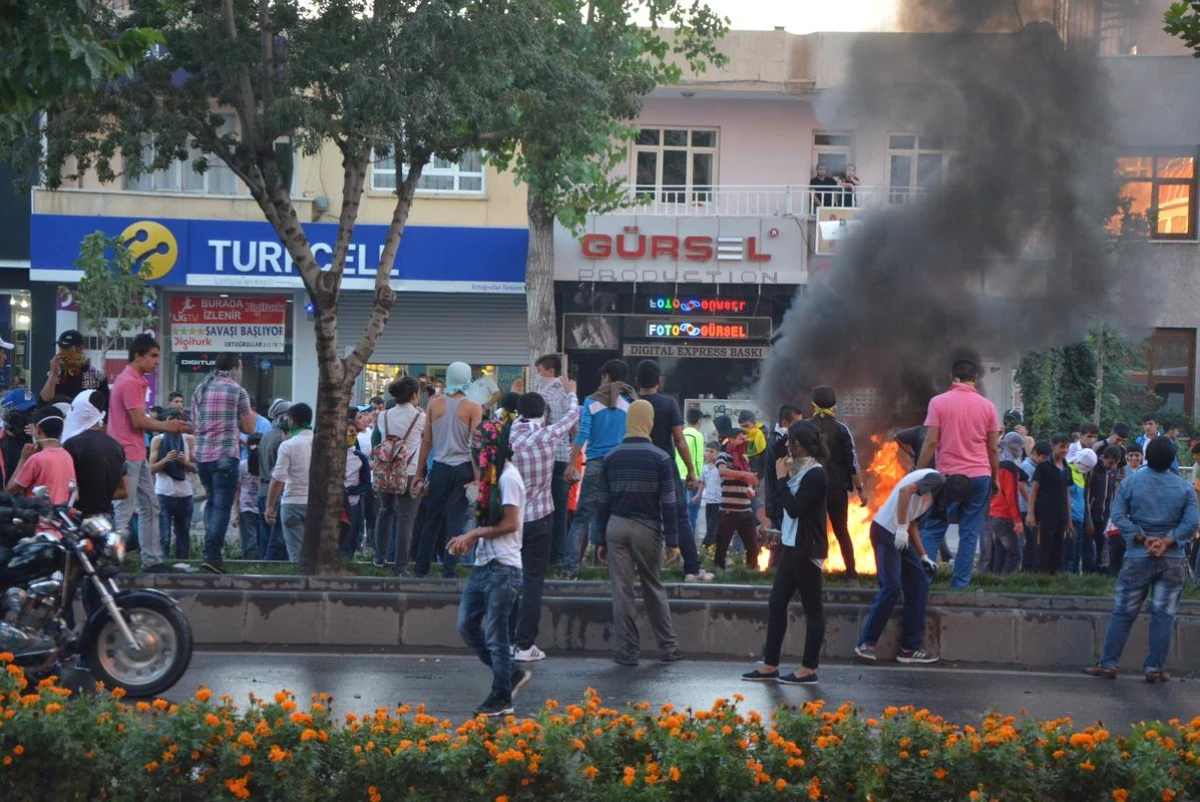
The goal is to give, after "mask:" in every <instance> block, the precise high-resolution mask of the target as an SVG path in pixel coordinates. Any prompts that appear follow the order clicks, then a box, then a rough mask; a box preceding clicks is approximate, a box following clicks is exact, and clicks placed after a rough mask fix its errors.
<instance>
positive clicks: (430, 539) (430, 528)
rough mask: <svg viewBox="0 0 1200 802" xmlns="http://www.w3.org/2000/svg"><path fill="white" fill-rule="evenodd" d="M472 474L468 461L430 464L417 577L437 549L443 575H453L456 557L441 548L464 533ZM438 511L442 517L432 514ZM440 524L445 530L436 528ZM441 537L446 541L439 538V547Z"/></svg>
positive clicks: (425, 570) (426, 567)
mask: <svg viewBox="0 0 1200 802" xmlns="http://www.w3.org/2000/svg"><path fill="white" fill-rule="evenodd" d="M472 476H473V473H472V471H471V465H470V463H463V464H462V465H445V464H443V463H441V462H435V463H433V470H432V471H430V472H429V495H428V496H426V497H425V504H426V508H427V510H426V511H427V517H426V519H425V528H424V529H422V530H421V536H420V538H419V539H418V540H417V556H416V560H415V562H416V574H417V576H425V575H427V574H428V573H429V567H430V564H431V563H432V562H433V557H434V553H435V552H438V553H439V554H440V556H441V558H442V576H445V577H453V576H454V569H455V567H456V566H457V565H458V559H457V558H456V557H455V556H454V555H453V554H450V553H449V552H446V551H444V548H445V544H446V543H449V542H450V540H452V539H453V538H456V537H458V536H459V535H461V534H462V533H463V527H464V526H465V525H466V522H467V491H466V485H467V484H469V483H470V481H471V477H472ZM437 511H440V512H441V513H442V516H441V517H439V516H438V515H436V514H435V512H437ZM439 523H444V527H445V531H444V532H443V531H439V528H440V527H439V526H438V524H439ZM443 536H444V537H445V540H443V541H441V543H442V546H441V547H440V548H439V546H438V543H439V539H440V538H442V537H443Z"/></svg>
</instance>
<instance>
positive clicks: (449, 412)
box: [413, 362, 483, 578]
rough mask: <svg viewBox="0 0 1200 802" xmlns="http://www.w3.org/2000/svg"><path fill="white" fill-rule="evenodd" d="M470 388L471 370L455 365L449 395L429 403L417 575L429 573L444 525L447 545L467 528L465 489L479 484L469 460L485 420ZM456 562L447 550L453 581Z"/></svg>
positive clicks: (447, 573) (420, 465)
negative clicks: (424, 513) (473, 435)
mask: <svg viewBox="0 0 1200 802" xmlns="http://www.w3.org/2000/svg"><path fill="white" fill-rule="evenodd" d="M470 386H471V366H470V365H467V364H465V363H463V362H454V363H451V365H450V366H449V367H448V368H446V394H445V395H441V396H438V397H437V398H435V399H433V400H432V401H430V402H429V408H428V411H427V413H426V414H427V419H426V422H425V431H424V433H423V434H422V436H421V456H420V457H419V458H418V460H417V475H416V482H417V485H418V486H421V492H422V493H423V494H424V495H425V504H426V505H427V506H426V509H427V510H428V512H429V514H428V515H427V516H426V518H425V525H424V526H423V527H422V528H421V534H420V536H419V537H418V539H417V543H416V552H417V553H416V556H415V558H414V559H413V562H414V563H416V566H415V567H416V570H415V573H416V575H417V576H425V575H427V574H428V573H429V568H430V566H431V565H432V563H433V556H434V552H435V551H436V550H437V542H438V534H439V532H438V527H439V526H444V527H445V529H444V530H443V531H444V532H445V535H446V541H447V543H448V542H449V541H450V540H452V539H453V538H455V537H457V536H458V535H461V534H462V532H463V529H464V528H465V527H466V522H467V485H469V484H471V483H472V482H473V481H478V476H477V475H476V466H475V460H473V459H471V433H472V432H474V431H475V427H476V426H478V425H479V423H480V422H481V421H482V420H483V407H482V406H480V405H479V404H477V403H476V402H474V401H472V400H471V399H469V398H467V388H469V387H470ZM431 454H432V455H433V468H432V469H431V470H430V471H429V483H428V485H425V484H424V479H425V467H426V465H427V464H428V460H429V457H430V455H431ZM457 562H458V561H457V559H456V557H455V555H454V553H453V552H451V551H449V549H447V551H446V553H445V555H444V561H443V562H442V576H443V577H446V578H453V577H454V568H455V565H456V564H457Z"/></svg>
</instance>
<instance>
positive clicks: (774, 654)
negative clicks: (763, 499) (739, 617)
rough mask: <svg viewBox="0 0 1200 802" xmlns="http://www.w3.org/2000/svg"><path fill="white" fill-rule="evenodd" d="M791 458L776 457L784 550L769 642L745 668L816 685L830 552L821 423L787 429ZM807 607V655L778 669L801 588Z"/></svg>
mask: <svg viewBox="0 0 1200 802" xmlns="http://www.w3.org/2000/svg"><path fill="white" fill-rule="evenodd" d="M788 450H789V453H790V457H791V458H790V459H779V460H776V461H775V470H774V486H775V497H776V498H777V499H778V500H779V502H780V504H781V505H782V507H783V533H782V536H781V538H780V540H781V542H782V553H781V555H780V558H779V570H778V571H777V572H776V574H775V584H774V585H773V586H772V588H771V601H770V606H769V608H768V618H767V645H766V648H765V650H764V652H763V665H762V667H761V668H756V669H755V670H753V671H751V672H749V673H746V674H743V675H742V679H743V680H745V681H747V682H779V683H782V684H784V685H815V684H816V683H817V664H818V661H819V659H820V656H821V644H822V643H823V642H824V640H825V611H824V608H823V606H822V603H821V568H822V565H823V563H824V561H825V557H826V556H827V555H828V553H829V539H828V537H827V536H826V534H825V518H826V511H825V499H826V497H827V496H828V487H827V476H826V473H825V469H824V468H823V467H822V465H821V463H822V461H824V460H825V459H827V458H828V451H826V450H825V446H824V444H823V443H822V441H821V434H820V432H819V431H818V430H817V428H816V427H815V426H814V425H813V424H811V423H807V422H805V421H799V422H797V423H794V424H792V425H791V427H790V428H789V429H788ZM797 591H799V593H800V604H801V605H802V606H803V608H804V621H805V633H804V657H803V659H802V660H801V662H800V665H801V667H800V668H799V669H797V670H796V671H793V672H792V673H790V674H787V675H783V676H781V675H780V673H779V658H780V651H781V650H782V649H783V637H784V635H785V634H786V633H787V620H788V607H789V605H790V604H791V601H792V597H793V596H795V595H796V592H797Z"/></svg>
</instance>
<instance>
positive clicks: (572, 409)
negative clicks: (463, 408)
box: [508, 387, 579, 663]
mask: <svg viewBox="0 0 1200 802" xmlns="http://www.w3.org/2000/svg"><path fill="white" fill-rule="evenodd" d="M517 413H518V414H519V416H520V417H518V418H517V419H516V420H515V421H513V424H512V432H511V433H510V434H509V438H508V441H509V444H510V445H511V447H512V451H513V465H514V466H515V467H516V469H517V470H518V471H520V473H521V479H522V480H523V481H524V483H525V526H524V529H523V537H522V540H521V570H522V571H523V573H524V579H523V581H522V583H521V606H520V610H519V611H518V614H517V626H516V639H515V641H514V646H515V647H516V651H515V653H514V654H513V659H514V660H516V661H517V662H518V663H532V662H535V661H537V660H544V659H545V658H546V653H545V652H543V651H542V650H541V649H539V648H538V647H537V645H536V644H535V643H534V641H535V640H537V634H538V627H539V625H540V624H541V621H542V585H543V584H544V583H545V581H546V571H547V570H548V569H549V568H550V561H551V550H552V548H553V542H554V526H553V525H554V494H553V491H552V482H553V476H554V471H555V463H556V460H555V455H556V454H557V453H558V447H559V444H561V443H565V442H566V441H567V437H568V435H570V433H571V428H572V427H573V426H574V425H575V422H576V421H578V420H579V402H578V401H577V400H576V398H575V393H574V388H573V387H572V388H571V392H569V393H567V413H566V414H565V415H563V416H562V417H561V418H559V419H558V421H557V422H555V423H552V424H550V425H549V426H545V425H543V421H544V420H545V418H546V400H545V397H544V396H542V395H539V394H538V393H526V394H525V395H523V396H521V400H520V401H519V402H518V403H517Z"/></svg>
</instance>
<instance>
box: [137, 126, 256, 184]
mask: <svg viewBox="0 0 1200 802" xmlns="http://www.w3.org/2000/svg"><path fill="white" fill-rule="evenodd" d="M221 117H222V118H223V122H222V124H221V128H220V129H219V133H220V134H222V135H224V134H227V133H234V132H235V131H236V122H235V118H234V116H233V115H232V114H222V115H221ZM197 159H207V161H208V169H207V170H205V171H204V172H203V173H198V172H196V171H195V170H194V169H192V164H193V162H195V161H196V160H197ZM153 160H154V142H153V140H152V139H151V138H150V137H142V162H143V163H145V164H149V163H150V162H152V161H153ZM125 188H126V189H128V190H130V191H134V192H186V193H194V194H197V195H236V194H237V193H238V182H237V176H235V175H234V174H233V171H232V170H231V169H229V166H228V165H226V164H225V162H223V161H221V160H220V159H217V158H216V157H214V156H211V155H210V154H206V153H205V152H204V151H202V150H200V149H199V148H194V147H189V148H188V155H187V159H185V160H176V161H173V162H171V164H170V166H168V167H167V168H166V169H165V170H158V171H155V172H147V173H143V174H142V175H141V176H139V177H138V178H128V177H127V178H126V179H125Z"/></svg>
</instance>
